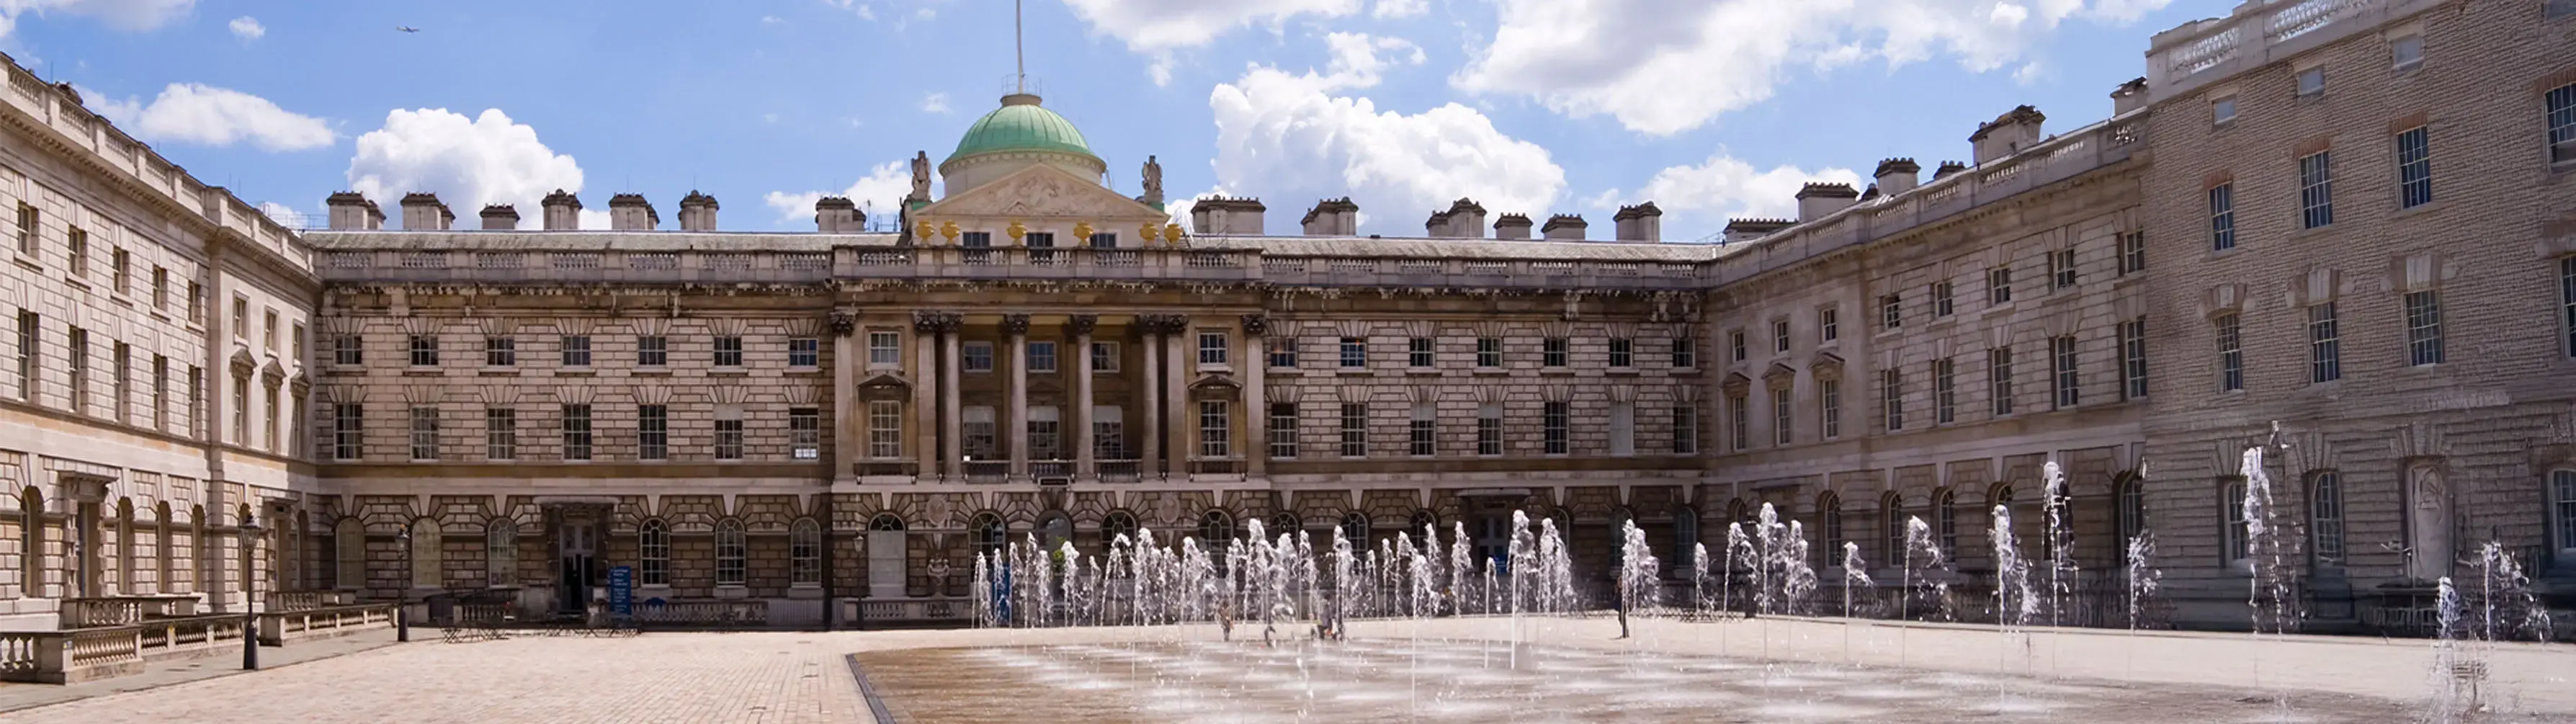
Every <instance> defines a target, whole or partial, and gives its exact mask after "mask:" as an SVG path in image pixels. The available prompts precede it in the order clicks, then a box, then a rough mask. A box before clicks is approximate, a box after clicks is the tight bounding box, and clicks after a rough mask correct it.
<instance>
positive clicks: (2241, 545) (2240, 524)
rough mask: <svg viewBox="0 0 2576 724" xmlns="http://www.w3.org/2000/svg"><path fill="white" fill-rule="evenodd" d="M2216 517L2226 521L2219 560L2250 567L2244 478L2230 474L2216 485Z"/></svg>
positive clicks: (2228, 563)
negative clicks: (2247, 546)
mask: <svg viewBox="0 0 2576 724" xmlns="http://www.w3.org/2000/svg"><path fill="white" fill-rule="evenodd" d="M2218 519H2219V520H2223V521H2227V526H2226V527H2225V529H2223V531H2222V533H2223V534H2224V535H2225V536H2226V539H2225V540H2223V541H2221V544H2220V547H2219V552H2220V555H2219V559H2220V560H2219V562H2221V563H2225V564H2227V565H2231V566H2237V567H2242V568H2250V567H2251V566H2252V564H2253V561H2252V553H2251V552H2250V551H2248V550H2247V548H2246V536H2247V533H2248V531H2247V530H2246V528H2245V479H2244V478H2240V477H2234V476H2230V477H2228V478H2226V479H2225V480H2224V482H2222V483H2220V484H2219V486H2218Z"/></svg>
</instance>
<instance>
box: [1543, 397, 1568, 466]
mask: <svg viewBox="0 0 2576 724" xmlns="http://www.w3.org/2000/svg"><path fill="white" fill-rule="evenodd" d="M1570 407H1572V405H1569V404H1567V403H1563V402H1550V403H1547V406H1546V407H1545V408H1543V409H1541V410H1540V413H1539V421H1540V423H1541V425H1543V426H1544V431H1543V432H1544V433H1545V435H1546V437H1545V438H1544V439H1545V441H1546V444H1547V447H1546V452H1547V454H1549V455H1564V454H1566V453H1567V452H1569V451H1570V449H1571V448H1572V445H1573V437H1572V435H1573V431H1572V430H1571V429H1570V427H1571V422H1570V421H1569V420H1568V419H1567V418H1569V417H1571V416H1570V415H1568V414H1567V409H1568V408H1570Z"/></svg>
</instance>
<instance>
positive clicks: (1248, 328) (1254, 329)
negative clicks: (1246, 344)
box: [1243, 314, 1270, 337]
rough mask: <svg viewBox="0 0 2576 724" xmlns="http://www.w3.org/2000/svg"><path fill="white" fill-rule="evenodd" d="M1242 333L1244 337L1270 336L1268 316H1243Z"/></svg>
mask: <svg viewBox="0 0 2576 724" xmlns="http://www.w3.org/2000/svg"><path fill="white" fill-rule="evenodd" d="M1243 333H1244V334H1245V335H1246V336H1252V337H1260V336H1264V335H1267V334H1270V315H1267V314H1246V315H1243Z"/></svg>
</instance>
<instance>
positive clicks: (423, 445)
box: [411, 407, 438, 460]
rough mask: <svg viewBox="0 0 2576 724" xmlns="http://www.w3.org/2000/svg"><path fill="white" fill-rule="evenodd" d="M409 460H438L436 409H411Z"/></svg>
mask: <svg viewBox="0 0 2576 724" xmlns="http://www.w3.org/2000/svg"><path fill="white" fill-rule="evenodd" d="M411 459H413V460H437V459H438V408H435V407H414V408H411Z"/></svg>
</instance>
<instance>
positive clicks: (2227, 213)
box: [2209, 183, 2236, 251]
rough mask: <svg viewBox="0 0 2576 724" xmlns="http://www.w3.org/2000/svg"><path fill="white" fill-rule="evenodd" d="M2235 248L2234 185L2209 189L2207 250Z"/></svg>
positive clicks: (2221, 185)
mask: <svg viewBox="0 0 2576 724" xmlns="http://www.w3.org/2000/svg"><path fill="white" fill-rule="evenodd" d="M2234 248H2236V184H2233V183H2223V184H2219V185H2216V186H2211V187H2209V250H2210V251H2226V250H2229V249H2234Z"/></svg>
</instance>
